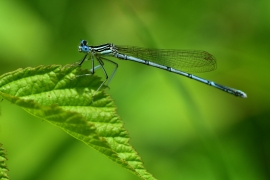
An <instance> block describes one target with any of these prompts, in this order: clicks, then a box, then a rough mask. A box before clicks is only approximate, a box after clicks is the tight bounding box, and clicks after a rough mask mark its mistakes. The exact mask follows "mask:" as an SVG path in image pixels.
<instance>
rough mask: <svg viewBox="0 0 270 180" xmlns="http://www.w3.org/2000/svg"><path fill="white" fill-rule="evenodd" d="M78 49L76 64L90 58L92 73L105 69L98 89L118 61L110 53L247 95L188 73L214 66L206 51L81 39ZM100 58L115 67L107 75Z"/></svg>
mask: <svg viewBox="0 0 270 180" xmlns="http://www.w3.org/2000/svg"><path fill="white" fill-rule="evenodd" d="M79 52H83V53H85V56H84V57H83V59H82V61H81V62H80V63H79V65H82V64H83V62H84V61H86V60H89V59H90V60H91V61H92V68H91V71H90V72H91V74H94V73H95V70H96V69H97V68H100V67H101V68H102V70H103V71H104V74H105V80H104V81H103V82H102V83H101V85H100V86H99V88H98V89H97V91H98V90H99V89H100V88H101V87H102V86H103V85H104V83H106V82H107V81H108V83H109V82H110V80H111V79H112V77H113V76H114V74H115V72H116V70H117V68H118V64H117V63H116V62H114V61H112V60H110V59H107V58H105V57H104V56H112V57H115V58H118V59H120V60H129V61H134V62H138V63H142V64H146V65H149V66H153V67H156V68H160V69H163V70H166V71H169V72H173V73H176V74H180V75H182V76H185V77H188V78H191V79H194V80H196V81H199V82H201V83H204V84H208V85H210V86H212V87H215V88H217V89H220V90H223V91H225V92H227V93H230V94H233V95H235V96H238V97H242V98H246V97H247V95H246V94H245V93H244V92H242V91H240V90H237V89H233V88H230V87H226V86H223V85H220V84H217V83H215V82H213V81H209V80H206V79H203V78H200V77H197V76H194V75H193V74H190V72H207V71H212V70H214V69H216V59H215V57H214V56H213V55H211V54H209V53H208V52H206V51H198V50H197V51H194V50H166V49H148V48H141V47H134V46H118V45H114V44H111V43H107V44H103V45H99V46H88V44H87V41H86V40H82V41H81V43H80V45H79ZM95 59H96V60H97V62H98V63H99V65H97V66H95V64H94V60H95ZM103 61H107V62H110V63H112V64H114V65H115V69H114V71H113V73H112V75H111V76H110V77H109V76H108V74H107V72H106V69H105V68H104V62H103ZM91 74H85V75H91Z"/></svg>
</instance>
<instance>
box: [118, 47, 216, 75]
mask: <svg viewBox="0 0 270 180" xmlns="http://www.w3.org/2000/svg"><path fill="white" fill-rule="evenodd" d="M116 49H117V50H118V52H119V53H122V54H126V55H128V56H133V57H137V58H140V59H143V60H148V61H151V62H154V63H157V64H161V65H163V66H168V67H171V68H174V69H178V70H181V71H185V72H208V71H213V70H215V69H216V67H217V64H216V58H215V57H214V56H213V55H211V54H209V53H208V52H206V51H200V50H173V49H171V50H169V49H148V48H141V47H134V46H116Z"/></svg>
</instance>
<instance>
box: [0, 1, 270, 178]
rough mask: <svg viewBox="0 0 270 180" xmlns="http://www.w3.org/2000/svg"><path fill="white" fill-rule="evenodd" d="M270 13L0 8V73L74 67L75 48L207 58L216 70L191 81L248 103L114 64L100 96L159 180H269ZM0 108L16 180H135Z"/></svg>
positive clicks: (215, 5)
mask: <svg viewBox="0 0 270 180" xmlns="http://www.w3.org/2000/svg"><path fill="white" fill-rule="evenodd" d="M269 7H270V1H266V0H261V1H251V0H245V1H244V0H236V1H232V0H228V1H224V0H223V1H213V0H210V1H209V0H208V1H206V0H202V1H199V0H197V1H187V0H183V1H178V0H169V1H161V0H155V1H154V0H138V1H127V0H116V1H80V2H77V1H68V0H62V1H31V0H29V1H0V22H1V28H0V46H1V48H0V60H1V61H0V62H1V63H0V64H1V65H0V72H1V74H3V73H6V72H9V71H13V70H15V69H17V68H25V67H28V66H31V67H34V66H37V65H41V64H44V65H50V64H62V65H64V64H68V63H73V62H76V61H78V60H80V59H81V58H82V56H83V55H82V54H79V53H78V52H77V47H78V44H79V42H80V40H81V39H87V40H88V42H89V44H92V45H99V44H103V43H107V42H113V43H115V44H120V45H134V46H143V47H153V48H163V49H164V48H170V49H171V48H176V49H199V50H206V51H208V52H210V53H211V54H213V55H215V57H216V58H217V61H218V69H217V70H216V71H214V72H211V73H203V74H199V75H198V76H200V77H204V78H207V79H210V80H213V81H215V82H217V83H220V84H222V85H226V86H230V87H234V88H236V89H240V90H242V91H244V92H246V93H247V95H248V98H247V99H241V98H236V97H234V96H231V95H229V94H226V93H224V92H221V91H218V90H216V89H214V88H211V87H209V86H205V85H203V84H200V83H197V82H195V81H192V80H190V79H188V78H184V77H180V76H177V75H175V74H172V73H167V72H165V71H162V70H159V69H155V68H151V67H148V66H144V65H141V64H136V63H132V62H122V61H119V60H115V61H116V62H117V63H119V69H118V71H117V73H116V75H115V77H114V79H113V81H112V82H111V84H110V90H108V91H107V92H108V93H109V94H111V95H112V97H113V98H114V100H115V103H116V104H117V106H118V113H119V114H120V116H121V118H122V119H123V121H124V122H125V128H126V129H127V130H128V131H129V135H130V136H131V138H132V139H131V144H132V145H133V147H135V149H136V151H137V152H139V154H140V156H141V157H142V159H143V161H144V163H145V164H144V165H145V167H146V168H147V170H148V171H149V172H150V173H152V174H153V175H154V176H155V177H156V178H157V179H200V180H203V179H207V180H210V179H224V180H225V179H230V180H231V179H232V180H234V179H235V180H236V179H246V180H251V179H252V180H253V179H256V180H264V179H270V173H269V172H270V168H269V166H270V143H269V138H270V131H269V128H270V123H269V120H270V112H269V105H270V96H269V94H268V93H269V90H270V83H267V82H268V81H269V80H267V79H268V77H269V75H268V69H269V66H270V51H269V47H270V34H269V32H270V21H269V18H270V11H269ZM255 62H256V63H255ZM84 67H85V68H89V67H90V63H85V64H84ZM108 68H109V69H110V67H108ZM97 74H99V75H101V76H102V77H103V75H102V72H98V73H97ZM0 106H1V111H2V112H1V116H0V142H1V143H2V144H4V145H5V149H6V150H7V151H8V156H9V160H8V161H7V164H8V167H9V169H10V172H9V176H10V178H11V179H20V180H26V179H27V180H32V179H33V180H37V179H38V180H43V179H44V180H45V179H65V180H69V179H86V178H87V177H91V179H117V180H120V179H138V177H136V176H134V175H133V174H131V173H130V172H128V171H126V170H125V169H123V168H121V166H119V165H117V164H115V163H113V162H112V161H110V160H108V159H107V158H106V157H104V156H102V155H100V154H99V153H97V152H96V151H94V150H92V149H90V148H88V147H87V146H85V145H83V144H82V143H80V142H77V141H76V140H75V139H72V138H71V137H70V136H68V135H66V134H65V133H63V132H62V131H61V130H59V129H57V128H55V127H52V126H51V125H49V124H47V123H44V122H42V121H37V119H36V118H34V117H31V116H30V115H28V114H27V113H25V112H24V111H23V110H21V109H20V108H18V107H15V106H14V105H12V104H10V103H7V102H6V101H3V102H1V104H0ZM25 162H27V164H25Z"/></svg>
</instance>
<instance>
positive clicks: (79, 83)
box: [0, 65, 155, 179]
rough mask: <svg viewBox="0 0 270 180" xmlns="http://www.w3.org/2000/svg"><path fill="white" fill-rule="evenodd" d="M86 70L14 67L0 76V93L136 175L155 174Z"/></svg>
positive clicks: (97, 83)
mask: <svg viewBox="0 0 270 180" xmlns="http://www.w3.org/2000/svg"><path fill="white" fill-rule="evenodd" d="M87 73H89V71H87V70H81V69H80V68H78V67H77V66H74V65H66V66H64V67H62V66H60V65H51V66H39V67H36V68H26V69H19V70H16V71H14V72H10V73H7V74H4V75H2V76H1V77H0V95H1V96H2V97H3V98H4V99H6V100H8V101H10V102H12V103H14V104H16V105H18V106H21V107H22V108H23V109H24V110H26V111H27V112H28V113H30V114H32V115H34V116H36V117H39V118H42V119H44V120H46V121H48V122H50V123H52V124H54V125H56V126H58V127H60V128H61V129H63V130H64V131H65V132H67V133H68V134H70V135H71V136H73V137H75V138H76V139H78V140H80V141H82V142H84V143H85V144H87V145H89V146H91V147H92V148H94V149H96V150H98V151H99V152H101V153H103V154H104V155H106V156H107V157H108V158H110V159H111V160H113V161H114V162H117V163H118V164H120V165H122V166H123V167H125V168H127V169H128V170H130V171H132V172H133V173H134V174H136V175H137V176H139V177H140V178H141V179H155V178H154V177H153V176H152V175H151V174H150V173H148V172H147V171H146V169H145V168H144V166H143V163H142V160H141V157H140V156H139V155H138V154H137V152H136V151H135V150H134V149H133V148H132V146H131V145H130V144H129V136H128V133H127V131H126V130H125V129H124V128H123V122H122V121H121V120H120V117H119V116H118V115H117V113H116V107H115V105H114V102H113V101H112V99H111V98H110V97H109V96H108V95H107V94H106V93H105V92H104V91H98V92H96V89H98V87H99V86H100V84H101V83H102V81H101V80H100V78H99V77H96V76H94V75H89V76H80V75H84V74H87ZM101 90H104V88H101ZM93 94H94V99H93Z"/></svg>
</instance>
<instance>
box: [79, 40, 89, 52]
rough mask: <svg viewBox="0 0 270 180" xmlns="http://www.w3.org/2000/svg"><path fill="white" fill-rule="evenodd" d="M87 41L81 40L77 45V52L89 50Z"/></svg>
mask: <svg viewBox="0 0 270 180" xmlns="http://www.w3.org/2000/svg"><path fill="white" fill-rule="evenodd" d="M87 44H88V43H87V41H86V40H82V41H81V43H80V45H79V49H78V50H79V52H84V53H88V52H89V51H90V47H89V46H88V45H87Z"/></svg>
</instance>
